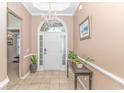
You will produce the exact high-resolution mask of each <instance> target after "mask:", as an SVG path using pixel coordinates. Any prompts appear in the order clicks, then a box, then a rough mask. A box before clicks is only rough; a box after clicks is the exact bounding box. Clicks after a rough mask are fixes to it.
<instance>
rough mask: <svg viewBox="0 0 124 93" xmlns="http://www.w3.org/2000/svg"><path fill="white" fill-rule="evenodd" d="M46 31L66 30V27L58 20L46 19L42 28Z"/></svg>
mask: <svg viewBox="0 0 124 93" xmlns="http://www.w3.org/2000/svg"><path fill="white" fill-rule="evenodd" d="M40 31H44V32H65V28H64V26H63V24H62V23H61V22H59V21H58V20H48V21H45V22H44V23H43V25H42V27H41V29H40Z"/></svg>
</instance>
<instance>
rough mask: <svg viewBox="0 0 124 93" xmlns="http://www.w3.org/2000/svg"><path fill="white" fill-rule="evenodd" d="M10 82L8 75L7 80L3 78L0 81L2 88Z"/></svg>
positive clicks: (0, 87)
mask: <svg viewBox="0 0 124 93" xmlns="http://www.w3.org/2000/svg"><path fill="white" fill-rule="evenodd" d="M8 83H9V78H8V76H7V78H6V79H5V80H3V81H1V82H0V90H1V89H2V88H4V87H5V86H6V85H7V84H8Z"/></svg>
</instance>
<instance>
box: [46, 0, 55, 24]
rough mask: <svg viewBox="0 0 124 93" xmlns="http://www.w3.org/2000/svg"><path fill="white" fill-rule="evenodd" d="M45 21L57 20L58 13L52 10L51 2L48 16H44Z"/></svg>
mask: <svg viewBox="0 0 124 93" xmlns="http://www.w3.org/2000/svg"><path fill="white" fill-rule="evenodd" d="M44 19H45V21H46V22H49V21H55V20H57V14H56V11H55V10H54V11H53V10H52V7H51V3H50V2H49V9H48V15H46V16H44Z"/></svg>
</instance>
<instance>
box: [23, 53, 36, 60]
mask: <svg viewBox="0 0 124 93" xmlns="http://www.w3.org/2000/svg"><path fill="white" fill-rule="evenodd" d="M32 55H36V53H30V54H27V55H25V56H24V59H25V58H27V57H30V56H32Z"/></svg>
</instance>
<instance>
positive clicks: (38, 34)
mask: <svg viewBox="0 0 124 93" xmlns="http://www.w3.org/2000/svg"><path fill="white" fill-rule="evenodd" d="M57 20H58V21H60V22H61V23H62V24H63V26H64V27H65V36H66V42H65V43H66V59H65V60H67V55H68V29H67V26H66V24H65V22H64V21H63V20H62V19H60V18H57ZM44 22H45V20H43V21H41V22H40V24H39V26H38V29H37V55H38V70H40V67H39V52H40V50H39V39H40V38H39V36H40V35H41V33H40V29H41V26H42V25H43V24H44ZM42 34H44V33H42ZM66 65H67V62H66V64H65V66H66ZM41 69H44V67H43V66H42V68H41Z"/></svg>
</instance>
